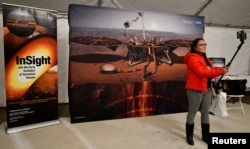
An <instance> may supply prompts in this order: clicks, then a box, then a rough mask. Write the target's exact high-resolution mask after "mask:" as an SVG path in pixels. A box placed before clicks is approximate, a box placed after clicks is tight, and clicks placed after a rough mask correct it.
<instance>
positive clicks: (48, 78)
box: [2, 3, 60, 133]
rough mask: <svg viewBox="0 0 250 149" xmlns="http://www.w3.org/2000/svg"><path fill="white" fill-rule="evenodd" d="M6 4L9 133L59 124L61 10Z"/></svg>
mask: <svg viewBox="0 0 250 149" xmlns="http://www.w3.org/2000/svg"><path fill="white" fill-rule="evenodd" d="M2 8H3V33H4V35H3V36H4V57H5V86H6V105H7V133H13V132H18V131H22V130H27V129H32V128H37V127H42V126H47V125H52V124H58V123H60V121H59V119H58V94H57V93H58V87H57V85H58V82H57V80H58V73H57V72H58V71H57V23H56V22H57V21H56V20H57V13H56V12H55V11H52V10H45V9H39V8H32V7H26V6H19V5H13V4H5V3H3V4H2Z"/></svg>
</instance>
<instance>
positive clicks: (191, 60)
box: [184, 38, 229, 145]
mask: <svg viewBox="0 0 250 149" xmlns="http://www.w3.org/2000/svg"><path fill="white" fill-rule="evenodd" d="M206 45H207V44H206V43H205V41H204V39H203V38H197V39H195V40H194V41H193V43H192V45H191V49H190V51H189V52H188V53H187V54H186V55H185V58H184V62H185V64H186V66H187V80H186V85H185V88H186V92H187V98H188V113H187V120H186V141H187V143H188V144H190V145H194V140H193V132H194V119H195V115H196V113H197V111H198V110H199V111H200V112H201V128H202V140H203V141H205V142H207V141H208V134H209V127H210V125H209V108H210V104H211V88H210V87H211V78H215V77H217V76H220V75H222V74H225V73H227V72H228V71H229V69H228V67H223V68H214V66H213V64H212V62H211V61H209V59H208V58H207V56H206Z"/></svg>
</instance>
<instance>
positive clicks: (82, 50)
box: [69, 4, 204, 123]
mask: <svg viewBox="0 0 250 149" xmlns="http://www.w3.org/2000/svg"><path fill="white" fill-rule="evenodd" d="M69 26H70V32H69V40H70V41H69V44H70V52H69V56H70V57H69V102H70V113H71V122H72V123H77V122H88V121H97V120H109V119H119V118H130V117H142V116H152V115H160V114H169V113H178V112H186V111H187V98H186V91H185V80H186V66H185V64H184V60H183V58H184V55H185V54H186V53H187V52H188V51H189V49H190V45H191V42H192V40H193V39H195V38H197V37H203V33H204V17H203V16H192V15H182V14H167V13H161V12H150V11H143V10H141V11H137V10H124V9H116V8H103V7H94V6H84V5H77V4H71V5H69Z"/></svg>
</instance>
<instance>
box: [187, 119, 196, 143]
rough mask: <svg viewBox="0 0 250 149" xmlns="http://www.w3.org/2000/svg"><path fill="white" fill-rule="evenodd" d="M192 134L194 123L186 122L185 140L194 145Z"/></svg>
mask: <svg viewBox="0 0 250 149" xmlns="http://www.w3.org/2000/svg"><path fill="white" fill-rule="evenodd" d="M193 134H194V124H188V123H186V140H187V143H188V144H189V145H194V140H193Z"/></svg>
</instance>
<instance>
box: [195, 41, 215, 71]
mask: <svg viewBox="0 0 250 149" xmlns="http://www.w3.org/2000/svg"><path fill="white" fill-rule="evenodd" d="M200 40H203V41H204V39H203V38H196V39H195V40H193V42H192V44H191V48H190V52H191V53H198V54H201V55H202V56H203V58H204V60H205V62H206V64H207V66H211V63H210V62H209V59H208V58H207V55H206V53H200V52H199V51H196V50H195V47H196V46H197V44H198V42H199V41H200Z"/></svg>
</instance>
